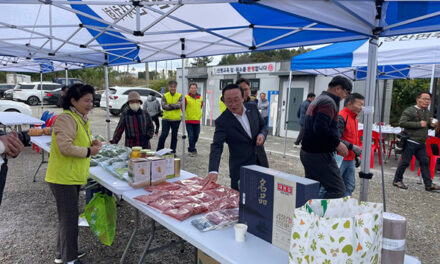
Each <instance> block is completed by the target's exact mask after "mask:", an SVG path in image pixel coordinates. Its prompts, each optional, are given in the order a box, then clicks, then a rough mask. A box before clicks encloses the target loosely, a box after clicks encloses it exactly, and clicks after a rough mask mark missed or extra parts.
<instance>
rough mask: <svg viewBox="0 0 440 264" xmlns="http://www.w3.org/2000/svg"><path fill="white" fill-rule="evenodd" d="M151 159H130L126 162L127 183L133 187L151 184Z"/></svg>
mask: <svg viewBox="0 0 440 264" xmlns="http://www.w3.org/2000/svg"><path fill="white" fill-rule="evenodd" d="M150 175H151V161H149V160H147V159H131V160H130V161H129V162H128V176H129V177H130V180H129V182H128V183H129V184H130V185H131V186H133V187H135V188H140V187H145V186H149V185H151V176H150Z"/></svg>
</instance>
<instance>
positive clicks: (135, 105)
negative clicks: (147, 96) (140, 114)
mask: <svg viewBox="0 0 440 264" xmlns="http://www.w3.org/2000/svg"><path fill="white" fill-rule="evenodd" d="M129 106H130V109H131V110H133V111H135V112H136V111H137V110H139V107H141V104H140V103H130V104H129Z"/></svg>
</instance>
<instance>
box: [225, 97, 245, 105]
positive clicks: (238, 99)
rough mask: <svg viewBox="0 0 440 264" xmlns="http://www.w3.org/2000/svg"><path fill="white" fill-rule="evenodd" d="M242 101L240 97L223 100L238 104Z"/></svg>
mask: <svg viewBox="0 0 440 264" xmlns="http://www.w3.org/2000/svg"><path fill="white" fill-rule="evenodd" d="M242 102H243V99H242V98H234V99H228V100H225V104H227V105H233V104H239V103H242Z"/></svg>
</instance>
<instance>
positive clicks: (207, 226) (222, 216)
mask: <svg viewBox="0 0 440 264" xmlns="http://www.w3.org/2000/svg"><path fill="white" fill-rule="evenodd" d="M237 222H238V208H234V209H226V210H220V211H215V212H210V213H207V214H206V215H205V216H203V217H199V218H197V219H194V220H192V221H191V224H192V225H193V226H194V227H196V228H197V229H198V230H200V231H203V232H205V231H209V230H218V229H222V228H226V227H230V226H232V225H234V224H235V223H237Z"/></svg>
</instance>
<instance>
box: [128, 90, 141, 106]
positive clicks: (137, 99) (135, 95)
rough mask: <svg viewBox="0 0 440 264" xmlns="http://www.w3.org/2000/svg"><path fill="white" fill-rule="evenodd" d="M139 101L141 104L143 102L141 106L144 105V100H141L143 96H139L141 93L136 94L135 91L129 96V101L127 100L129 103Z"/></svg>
mask: <svg viewBox="0 0 440 264" xmlns="http://www.w3.org/2000/svg"><path fill="white" fill-rule="evenodd" d="M135 100H136V101H139V102H141V104H142V100H141V96H140V95H139V93H138V92H135V91H131V92H130V93H129V94H128V99H127V101H129V102H130V101H135Z"/></svg>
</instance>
